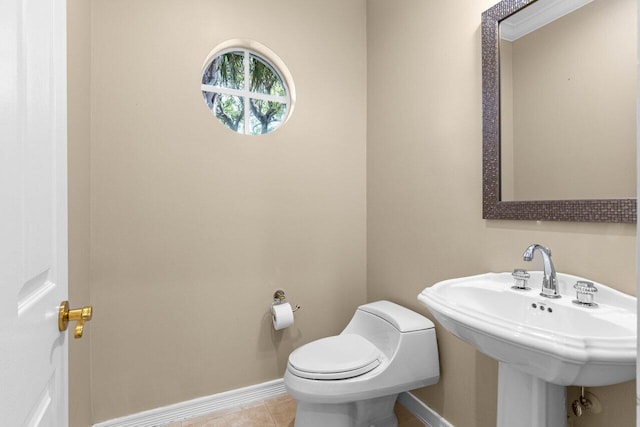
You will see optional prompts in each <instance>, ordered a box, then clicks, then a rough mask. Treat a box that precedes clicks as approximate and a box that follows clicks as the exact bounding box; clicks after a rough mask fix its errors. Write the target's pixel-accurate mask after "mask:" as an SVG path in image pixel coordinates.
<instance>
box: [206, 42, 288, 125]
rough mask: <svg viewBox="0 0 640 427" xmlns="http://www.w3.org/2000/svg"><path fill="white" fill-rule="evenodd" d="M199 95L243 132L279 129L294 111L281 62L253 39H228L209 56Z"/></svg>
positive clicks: (221, 121) (219, 118) (213, 110)
mask: <svg viewBox="0 0 640 427" xmlns="http://www.w3.org/2000/svg"><path fill="white" fill-rule="evenodd" d="M202 95H203V97H204V100H205V102H206V103H207V106H208V107H209V109H210V110H211V111H212V112H213V114H214V115H215V116H216V117H217V118H218V120H219V121H220V123H222V124H223V125H224V126H226V127H228V128H229V129H231V130H233V131H235V132H238V133H242V134H246V135H262V134H265V133H269V132H272V131H274V130H276V129H278V128H279V127H280V126H282V124H284V123H285V122H286V121H287V119H288V118H289V116H291V112H292V111H293V102H294V95H293V82H292V81H291V78H290V74H289V72H288V70H287V69H286V67H285V66H284V63H283V62H282V61H281V60H280V59H279V58H278V57H277V56H276V55H275V54H274V53H273V52H271V51H270V50H269V49H267V48H266V47H264V46H262V45H260V44H259V43H256V42H246V41H245V42H242V41H237V40H236V41H229V42H226V43H224V44H223V45H220V46H218V47H217V48H216V49H214V50H213V51H212V52H211V54H210V55H209V59H208V60H207V61H206V62H205V66H204V70H203V71H202Z"/></svg>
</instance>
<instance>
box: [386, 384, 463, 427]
mask: <svg viewBox="0 0 640 427" xmlns="http://www.w3.org/2000/svg"><path fill="white" fill-rule="evenodd" d="M398 403H399V404H401V405H402V406H404V407H405V408H407V410H408V411H409V412H411V413H412V414H413V415H414V416H415V417H416V418H417V419H419V420H420V421H422V422H423V423H424V425H425V426H428V427H453V424H451V423H450V422H449V421H447V420H445V419H444V418H443V417H442V416H441V415H440V414H438V413H437V412H436V411H434V410H433V409H431V408H429V407H428V406H427V405H425V404H424V402H423V401H422V400H420V399H418V398H417V397H415V396H414V395H413V394H411V393H409V392H406V393H400V396H398Z"/></svg>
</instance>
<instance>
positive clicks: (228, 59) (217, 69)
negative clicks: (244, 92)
mask: <svg viewBox="0 0 640 427" xmlns="http://www.w3.org/2000/svg"><path fill="white" fill-rule="evenodd" d="M243 58H244V54H243V53H242V52H229V53H225V54H224V55H220V56H218V57H216V58H215V59H214V60H213V61H211V64H209V66H208V67H207V69H206V70H205V71H204V73H203V75H202V84H205V85H212V86H217V87H226V88H230V89H244V63H243Z"/></svg>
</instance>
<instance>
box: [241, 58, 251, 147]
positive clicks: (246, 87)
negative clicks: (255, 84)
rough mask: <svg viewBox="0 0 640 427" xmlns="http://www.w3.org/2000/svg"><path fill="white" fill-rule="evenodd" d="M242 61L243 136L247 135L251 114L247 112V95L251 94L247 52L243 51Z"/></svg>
mask: <svg viewBox="0 0 640 427" xmlns="http://www.w3.org/2000/svg"><path fill="white" fill-rule="evenodd" d="M243 52H244V59H243V65H244V92H245V95H244V100H243V101H244V133H245V135H249V134H250V132H249V129H250V127H249V121H250V120H251V112H250V111H249V102H250V100H249V93H250V92H251V88H250V87H249V78H250V75H251V72H250V70H249V51H248V50H244V51H243Z"/></svg>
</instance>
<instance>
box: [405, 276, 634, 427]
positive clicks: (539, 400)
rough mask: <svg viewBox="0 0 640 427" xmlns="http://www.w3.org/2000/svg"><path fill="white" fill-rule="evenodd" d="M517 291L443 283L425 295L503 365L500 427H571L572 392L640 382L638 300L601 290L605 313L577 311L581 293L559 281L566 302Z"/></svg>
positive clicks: (469, 281) (508, 281)
mask: <svg viewBox="0 0 640 427" xmlns="http://www.w3.org/2000/svg"><path fill="white" fill-rule="evenodd" d="M530 274H531V278H530V280H529V286H530V287H531V288H532V289H531V290H528V291H524V290H514V289H512V288H511V286H512V285H513V284H514V279H513V278H512V275H511V273H487V274H481V275H478V276H471V277H463V278H459V279H451V280H445V281H443V282H439V283H437V284H435V285H433V286H431V287H429V288H426V289H425V290H424V291H422V292H421V293H420V295H418V299H419V300H420V301H421V302H422V303H423V304H424V305H425V306H426V307H427V308H428V309H429V311H430V312H431V313H432V314H433V316H434V317H435V318H436V320H438V322H439V323H440V324H442V326H443V327H444V328H445V329H447V330H448V331H449V332H451V333H452V334H454V335H456V336H457V337H458V338H460V339H462V340H463V341H466V342H468V343H470V344H472V345H474V346H475V347H476V348H477V349H478V350H479V351H480V352H482V353H484V354H486V355H488V356H490V357H492V358H494V359H496V360H498V362H499V374H498V426H499V427H512V426H523V427H524V426H531V427H539V426H547V427H564V426H565V425H566V410H565V400H566V389H565V386H568V385H577V386H604V385H610V384H617V383H621V382H625V381H629V380H632V379H634V378H635V375H636V325H637V320H636V318H637V316H636V298H634V297H631V296H629V295H626V294H623V293H622V292H619V291H616V290H615V289H611V288H610V287H608V286H605V285H603V284H601V283H596V282H594V284H595V286H596V288H597V289H598V291H597V293H596V294H595V300H596V302H597V304H598V307H597V308H591V307H583V306H578V305H576V304H574V303H573V302H572V301H573V300H574V299H576V293H575V291H574V289H573V285H574V284H575V283H576V282H577V281H585V280H586V279H584V278H581V277H577V276H572V275H569V274H563V273H557V280H558V288H559V292H560V295H561V297H560V298H557V299H549V298H544V297H542V296H540V295H539V292H540V283H541V282H542V277H543V274H542V272H537V271H534V272H531V273H530Z"/></svg>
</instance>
